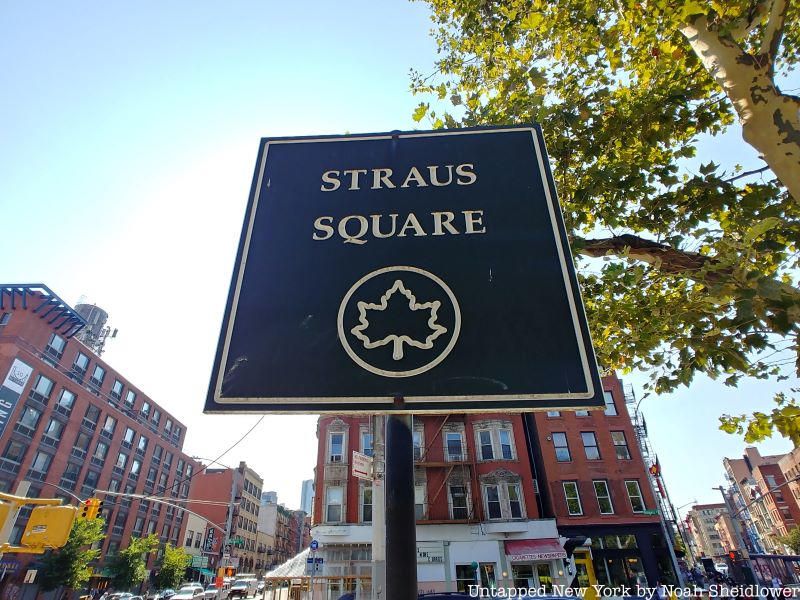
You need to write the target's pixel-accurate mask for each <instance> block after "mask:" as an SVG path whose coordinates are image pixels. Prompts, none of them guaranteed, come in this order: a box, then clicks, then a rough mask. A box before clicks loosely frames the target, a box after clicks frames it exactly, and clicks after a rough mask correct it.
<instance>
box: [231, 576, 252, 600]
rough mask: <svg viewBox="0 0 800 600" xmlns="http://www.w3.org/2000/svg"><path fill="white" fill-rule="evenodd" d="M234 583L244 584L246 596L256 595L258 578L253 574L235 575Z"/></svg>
mask: <svg viewBox="0 0 800 600" xmlns="http://www.w3.org/2000/svg"><path fill="white" fill-rule="evenodd" d="M234 583H246V584H247V595H248V596H255V595H256V594H257V593H258V578H257V577H256V576H255V574H250V573H247V574H242V575H237V576H236V581H234Z"/></svg>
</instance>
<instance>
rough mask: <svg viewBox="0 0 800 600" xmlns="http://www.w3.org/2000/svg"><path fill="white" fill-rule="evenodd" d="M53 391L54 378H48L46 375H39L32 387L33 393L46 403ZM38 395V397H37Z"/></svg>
mask: <svg viewBox="0 0 800 600" xmlns="http://www.w3.org/2000/svg"><path fill="white" fill-rule="evenodd" d="M52 391H53V382H52V380H50V379H48V378H47V377H45V376H44V375H39V377H37V378H36V384H35V385H34V386H33V389H31V395H32V396H33V395H34V394H36V396H34V398H36V399H37V400H41V401H43V402H44V403H47V401H48V400H49V399H50V393H51V392H52ZM37 396H38V397H37Z"/></svg>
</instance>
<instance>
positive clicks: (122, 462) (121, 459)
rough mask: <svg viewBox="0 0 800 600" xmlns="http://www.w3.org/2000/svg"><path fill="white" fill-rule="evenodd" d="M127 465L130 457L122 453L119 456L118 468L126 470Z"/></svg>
mask: <svg viewBox="0 0 800 600" xmlns="http://www.w3.org/2000/svg"><path fill="white" fill-rule="evenodd" d="M126 464H128V455H127V454H125V453H123V452H120V453H119V455H118V456H117V464H116V466H117V467H118V468H120V469H124V468H125V465H126Z"/></svg>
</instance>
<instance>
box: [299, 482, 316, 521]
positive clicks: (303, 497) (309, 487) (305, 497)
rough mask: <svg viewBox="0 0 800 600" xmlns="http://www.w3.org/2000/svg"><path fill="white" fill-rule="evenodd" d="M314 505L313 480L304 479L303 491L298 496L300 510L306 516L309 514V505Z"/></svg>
mask: <svg viewBox="0 0 800 600" xmlns="http://www.w3.org/2000/svg"><path fill="white" fill-rule="evenodd" d="M313 503H314V480H313V479H306V480H305V481H304V482H303V491H302V493H301V494H300V510H302V511H303V512H304V513H306V514H307V515H310V514H311V505H312V504H313Z"/></svg>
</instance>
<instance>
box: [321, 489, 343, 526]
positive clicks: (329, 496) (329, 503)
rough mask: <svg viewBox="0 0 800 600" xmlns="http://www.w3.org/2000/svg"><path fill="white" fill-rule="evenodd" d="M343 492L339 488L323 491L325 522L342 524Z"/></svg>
mask: <svg viewBox="0 0 800 600" xmlns="http://www.w3.org/2000/svg"><path fill="white" fill-rule="evenodd" d="M343 498H344V497H343V491H342V488H341V487H339V486H331V487H328V488H327V489H326V490H325V521H326V522H328V523H341V522H342V501H343Z"/></svg>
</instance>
